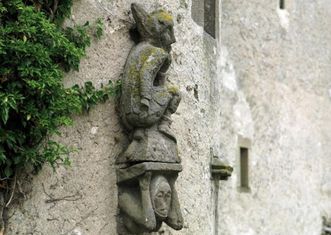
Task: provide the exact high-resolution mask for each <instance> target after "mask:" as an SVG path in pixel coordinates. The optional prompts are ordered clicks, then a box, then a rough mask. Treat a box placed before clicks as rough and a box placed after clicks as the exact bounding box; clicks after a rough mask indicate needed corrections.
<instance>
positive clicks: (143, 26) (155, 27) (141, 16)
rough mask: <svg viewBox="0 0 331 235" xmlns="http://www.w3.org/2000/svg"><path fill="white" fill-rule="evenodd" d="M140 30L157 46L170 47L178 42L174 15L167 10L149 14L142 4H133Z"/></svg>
mask: <svg viewBox="0 0 331 235" xmlns="http://www.w3.org/2000/svg"><path fill="white" fill-rule="evenodd" d="M131 10H132V14H133V17H134V19H135V21H136V24H137V29H138V32H139V34H140V36H141V38H142V39H143V40H149V41H151V43H153V44H155V46H159V47H163V48H169V47H170V45H171V44H172V43H175V42H176V39H175V35H174V29H173V27H174V22H173V17H172V15H171V14H170V13H169V12H167V11H165V10H157V11H154V12H152V13H150V14H148V13H147V12H146V11H145V10H144V9H143V8H142V7H141V6H140V5H138V4H136V3H133V4H132V5H131Z"/></svg>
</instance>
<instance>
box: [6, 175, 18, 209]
mask: <svg viewBox="0 0 331 235" xmlns="http://www.w3.org/2000/svg"><path fill="white" fill-rule="evenodd" d="M16 183H17V174H16V173H15V175H14V185H13V189H12V190H11V195H10V198H9V200H8V202H7V203H6V206H5V207H6V208H8V206H9V205H10V203H11V201H12V200H13V197H14V194H15V190H16Z"/></svg>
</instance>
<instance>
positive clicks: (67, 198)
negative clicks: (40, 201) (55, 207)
mask: <svg viewBox="0 0 331 235" xmlns="http://www.w3.org/2000/svg"><path fill="white" fill-rule="evenodd" d="M42 186H43V191H44V193H45V194H46V195H47V196H48V197H49V199H47V200H46V201H45V202H46V203H55V202H58V201H69V202H72V201H77V200H79V199H82V198H83V196H82V195H81V194H80V193H78V192H77V193H76V194H74V195H69V196H64V197H60V198H54V197H53V196H52V195H50V194H49V193H47V192H46V189H45V185H44V184H42Z"/></svg>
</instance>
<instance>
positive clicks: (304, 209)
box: [7, 0, 331, 235]
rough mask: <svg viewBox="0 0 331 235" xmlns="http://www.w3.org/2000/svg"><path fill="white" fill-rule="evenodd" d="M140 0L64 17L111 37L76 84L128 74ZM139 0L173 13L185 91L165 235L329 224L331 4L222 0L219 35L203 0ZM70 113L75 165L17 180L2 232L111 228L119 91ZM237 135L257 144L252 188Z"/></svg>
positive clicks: (230, 234)
mask: <svg viewBox="0 0 331 235" xmlns="http://www.w3.org/2000/svg"><path fill="white" fill-rule="evenodd" d="M132 2H134V1H133V0H132V1H131V0H126V1H123V0H79V1H78V0H77V1H75V4H74V9H73V19H72V20H70V21H68V24H72V23H74V22H76V23H84V22H85V21H87V20H89V21H93V20H95V19H96V18H98V17H101V18H102V19H103V21H104V23H105V35H104V36H103V37H102V39H101V40H100V41H95V42H93V43H92V46H91V47H90V48H89V50H88V52H87V57H86V58H85V59H84V60H83V62H82V64H81V68H80V72H77V73H72V74H69V76H68V77H67V79H66V83H67V85H68V86H69V85H71V84H76V83H78V84H81V83H83V82H84V81H87V80H92V81H93V82H94V84H100V83H106V82H107V81H108V80H109V79H111V80H117V79H120V77H121V73H122V70H123V66H124V63H125V60H126V57H127V55H128V53H129V50H130V49H131V47H132V45H133V42H132V41H131V40H130V39H129V37H128V30H129V28H130V26H131V25H132V23H133V19H132V18H131V14H130V13H129V10H130V4H131V3H132ZM141 4H143V5H144V6H145V7H146V9H148V10H154V9H155V8H157V7H160V6H162V7H164V8H166V9H167V10H170V11H172V13H173V15H174V18H175V20H176V22H175V34H176V38H177V43H175V45H174V46H173V52H172V55H173V64H172V66H171V69H170V71H169V78H170V80H171V81H172V82H173V83H175V84H178V85H179V86H180V90H181V92H182V95H183V99H182V102H181V104H180V106H179V109H178V111H177V113H176V114H174V115H173V120H174V122H173V125H172V128H173V131H174V132H175V134H176V136H177V137H178V149H179V155H180V156H181V158H182V165H183V168H184V170H183V172H182V173H181V174H180V176H179V178H178V181H177V189H178V194H179V198H180V201H181V204H182V210H183V216H184V219H185V225H184V229H183V230H182V231H173V230H171V229H169V228H167V227H166V226H164V228H162V229H161V232H160V233H159V234H163V235H177V234H178V235H184V234H185V235H202V234H203V235H220V234H221V235H262V234H263V235H265V234H270V235H297V234H300V235H301V234H302V235H315V234H316V235H318V234H320V233H321V226H322V216H326V217H331V199H330V196H331V186H330V182H331V171H330V169H331V159H330V156H331V147H330V145H329V142H330V141H331V124H330V122H331V112H330V110H331V93H330V89H331V79H330V76H331V75H330V74H331V66H330V64H329V63H330V58H331V31H330V29H329V27H328V25H329V22H331V4H330V3H329V1H328V0H319V1H318V2H316V1H314V2H312V1H311V0H301V1H300V3H299V1H298V2H297V3H296V2H295V1H294V0H292V1H289V0H288V1H286V10H279V9H278V4H279V2H278V1H277V0H273V1H260V0H250V1H239V0H236V1H233V0H222V1H221V2H218V4H219V7H218V8H217V11H218V15H219V18H218V22H217V25H219V29H220V30H216V32H217V34H216V39H214V38H212V37H210V36H209V35H208V34H206V33H204V30H203V27H202V24H203V23H202V21H201V19H203V15H201V14H203V11H200V10H199V6H200V7H201V6H203V5H202V4H201V1H197V0H193V1H190V0H179V1H176V0H161V1H157V0H151V1H144V2H143V3H141ZM199 14H200V15H199ZM192 17H193V18H195V19H193V18H192ZM197 22H198V23H197ZM75 120H76V122H75V124H74V125H73V126H72V127H70V128H66V129H63V135H62V136H61V137H58V138H60V139H61V141H62V142H63V143H66V144H70V145H71V146H73V147H75V148H76V149H77V150H78V151H77V152H74V153H73V154H72V155H71V158H72V160H73V164H72V167H70V168H67V169H66V168H64V167H61V166H60V167H59V169H58V170H57V171H56V172H55V173H54V172H53V171H52V170H51V169H49V168H47V167H46V168H44V169H43V170H42V171H41V172H40V173H39V174H38V175H36V176H31V177H28V178H27V179H24V180H23V179H21V180H20V182H21V185H22V186H21V187H22V189H21V191H22V193H21V194H22V199H21V200H20V202H19V203H17V204H16V206H15V207H14V208H13V209H12V210H11V211H10V212H9V214H8V216H9V224H8V231H7V234H10V235H11V234H22V235H23V234H24V235H25V234H33V235H44V234H52V235H53V234H54V235H58V234H63V235H66V234H68V235H74V234H75V235H106V234H111V235H113V234H114V235H115V234H116V215H117V187H116V175H115V166H114V162H115V158H116V156H117V155H118V154H119V153H120V152H121V151H122V150H123V148H124V146H125V145H126V144H127V137H126V135H125V133H124V132H123V129H122V127H121V125H120V123H119V119H118V117H117V114H116V111H115V101H114V100H110V101H108V102H106V103H105V104H102V105H99V106H97V107H96V108H93V109H92V110H91V111H90V113H89V114H86V115H83V116H79V117H76V118H75ZM239 137H240V138H239ZM242 138H246V139H249V140H250V143H251V147H250V149H249V167H250V168H249V184H250V189H249V190H242V189H241V188H240V165H239V162H240V161H239V147H240V143H241V142H240V139H242ZM213 156H217V157H219V158H221V159H222V160H226V161H228V162H229V163H230V164H231V165H232V166H233V167H234V169H235V170H234V172H233V175H232V177H231V178H230V179H229V180H228V181H226V182H223V181H222V182H220V186H219V188H218V184H217V183H216V182H213V181H211V177H210V169H209V166H210V160H211V158H212V157H213ZM25 181H26V182H25ZM216 190H217V192H218V199H217V198H216V197H217V193H216ZM25 192H26V193H25ZM215 208H217V210H216V209H215Z"/></svg>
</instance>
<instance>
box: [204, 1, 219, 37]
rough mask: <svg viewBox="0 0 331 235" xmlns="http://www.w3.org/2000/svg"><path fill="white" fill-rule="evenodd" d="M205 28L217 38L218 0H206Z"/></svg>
mask: <svg viewBox="0 0 331 235" xmlns="http://www.w3.org/2000/svg"><path fill="white" fill-rule="evenodd" d="M204 5H205V6H204V8H205V10H204V29H205V31H206V33H208V34H209V35H210V36H212V37H213V38H215V36H216V0H205V1H204Z"/></svg>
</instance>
